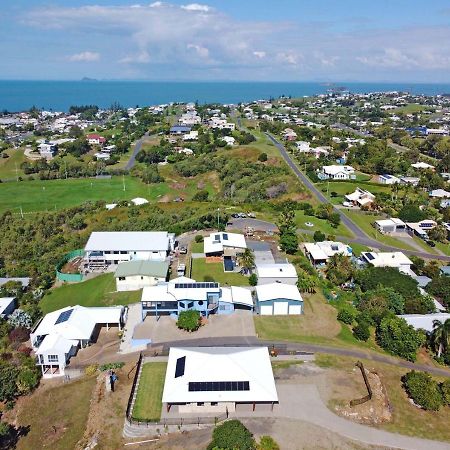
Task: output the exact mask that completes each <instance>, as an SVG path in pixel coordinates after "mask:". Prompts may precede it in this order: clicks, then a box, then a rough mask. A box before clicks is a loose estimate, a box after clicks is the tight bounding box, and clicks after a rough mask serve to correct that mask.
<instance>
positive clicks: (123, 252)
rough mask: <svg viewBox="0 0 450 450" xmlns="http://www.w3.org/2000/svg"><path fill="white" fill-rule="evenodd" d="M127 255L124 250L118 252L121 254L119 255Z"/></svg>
mask: <svg viewBox="0 0 450 450" xmlns="http://www.w3.org/2000/svg"><path fill="white" fill-rule="evenodd" d="M127 253H128V252H127V251H126V250H121V251H120V254H121V255H126V254H127Z"/></svg>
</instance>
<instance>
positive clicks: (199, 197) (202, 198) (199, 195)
mask: <svg viewBox="0 0 450 450" xmlns="http://www.w3.org/2000/svg"><path fill="white" fill-rule="evenodd" d="M208 197H209V193H208V191H206V190H201V191H197V192H196V193H195V195H194V196H193V197H192V200H193V201H194V202H207V201H208Z"/></svg>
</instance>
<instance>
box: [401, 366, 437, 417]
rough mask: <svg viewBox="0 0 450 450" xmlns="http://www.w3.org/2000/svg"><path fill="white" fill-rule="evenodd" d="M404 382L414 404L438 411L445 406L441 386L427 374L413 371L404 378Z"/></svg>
mask: <svg viewBox="0 0 450 450" xmlns="http://www.w3.org/2000/svg"><path fill="white" fill-rule="evenodd" d="M402 382H403V386H404V388H405V390H406V392H407V393H408V395H409V396H410V397H411V398H412V399H413V400H414V403H416V404H417V405H419V406H421V407H422V408H423V409H427V410H430V411H438V410H439V408H440V407H441V406H442V405H443V403H444V402H443V399H442V394H441V392H440V390H439V386H438V384H437V382H436V381H435V380H433V378H431V377H430V375H428V374H427V373H425V372H416V371H415V370H412V371H411V372H408V373H407V374H406V375H404V376H403V377H402Z"/></svg>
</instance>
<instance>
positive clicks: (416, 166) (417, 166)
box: [411, 161, 434, 170]
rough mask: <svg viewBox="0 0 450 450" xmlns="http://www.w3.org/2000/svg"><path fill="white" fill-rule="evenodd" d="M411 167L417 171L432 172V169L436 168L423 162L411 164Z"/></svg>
mask: <svg viewBox="0 0 450 450" xmlns="http://www.w3.org/2000/svg"><path fill="white" fill-rule="evenodd" d="M411 167H414V169H417V170H432V169H434V166H432V165H431V164H428V163H426V162H422V161H420V162H417V163H414V164H411Z"/></svg>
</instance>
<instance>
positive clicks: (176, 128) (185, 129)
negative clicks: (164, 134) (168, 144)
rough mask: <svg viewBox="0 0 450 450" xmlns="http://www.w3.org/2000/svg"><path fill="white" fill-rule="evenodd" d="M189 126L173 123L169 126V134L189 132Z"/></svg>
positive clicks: (175, 134)
mask: <svg viewBox="0 0 450 450" xmlns="http://www.w3.org/2000/svg"><path fill="white" fill-rule="evenodd" d="M191 129H192V128H191V127H190V126H187V125H174V126H172V127H171V128H170V134H171V135H172V136H179V135H182V134H187V133H190V132H191Z"/></svg>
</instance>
